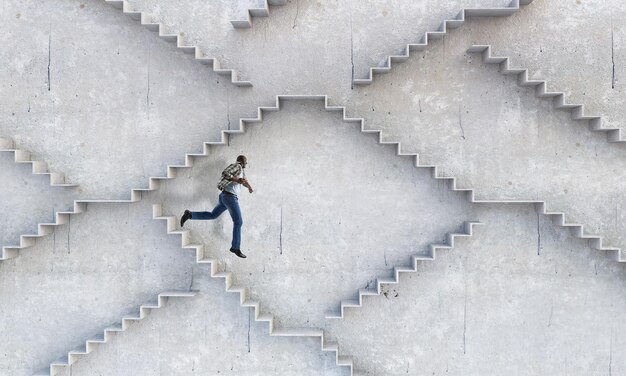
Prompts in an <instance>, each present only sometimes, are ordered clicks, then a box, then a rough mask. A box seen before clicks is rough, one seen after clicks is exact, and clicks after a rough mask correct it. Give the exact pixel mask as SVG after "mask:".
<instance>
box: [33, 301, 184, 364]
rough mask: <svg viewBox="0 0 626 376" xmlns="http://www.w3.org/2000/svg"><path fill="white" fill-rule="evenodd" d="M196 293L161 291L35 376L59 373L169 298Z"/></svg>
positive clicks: (163, 303)
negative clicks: (153, 300)
mask: <svg viewBox="0 0 626 376" xmlns="http://www.w3.org/2000/svg"><path fill="white" fill-rule="evenodd" d="M195 295H196V292H194V291H166V292H162V293H160V294H159V295H158V296H157V299H156V301H155V302H151V303H148V304H144V305H141V306H139V310H138V311H137V312H136V313H132V314H129V315H126V316H124V317H122V321H121V322H120V323H118V324H115V325H112V326H110V327H108V328H106V329H104V330H103V332H102V335H98V336H96V337H93V338H90V339H88V340H86V341H85V345H84V346H81V347H79V348H77V349H74V350H72V351H69V352H68V353H67V355H66V356H64V357H62V358H60V359H58V360H56V361H54V362H52V363H50V366H49V368H44V369H42V370H41V371H39V372H37V373H35V376H41V375H46V376H54V375H56V374H58V373H59V372H61V371H63V370H64V369H65V368H67V367H69V366H71V365H72V364H74V363H76V362H77V361H78V360H79V359H81V358H83V357H84V356H86V355H87V354H89V353H91V352H92V351H94V350H95V349H96V348H97V347H98V346H99V345H101V344H104V343H107V342H108V341H109V339H110V338H111V336H113V335H115V334H116V333H119V332H124V331H126V329H128V328H129V327H130V325H131V324H133V323H135V322H137V321H141V320H143V319H144V318H145V317H146V316H148V314H149V313H150V312H151V311H152V310H154V309H159V308H161V307H163V305H165V303H166V302H167V300H168V298H185V297H193V296H195Z"/></svg>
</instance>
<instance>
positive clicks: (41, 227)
mask: <svg viewBox="0 0 626 376" xmlns="http://www.w3.org/2000/svg"><path fill="white" fill-rule="evenodd" d="M177 167H180V166H176V165H173V166H168V167H167V174H166V176H163V177H150V178H149V179H148V188H135V189H132V190H131V193H130V199H127V200H126V199H122V200H97V199H96V200H74V203H73V209H72V210H68V211H60V212H56V213H55V214H54V218H55V219H54V222H46V223H39V224H38V225H37V233H36V234H26V235H20V241H19V244H18V245H9V246H3V247H2V252H1V253H0V261H5V260H8V259H11V258H14V257H16V256H17V255H18V254H19V252H20V251H21V250H23V249H25V248H29V247H32V246H34V245H35V244H36V243H37V239H38V238H42V237H44V236H47V235H50V234H52V233H53V232H54V230H55V228H56V227H57V226H62V225H64V224H67V223H68V222H69V221H70V220H71V217H70V216H72V215H76V214H81V213H83V212H85V211H86V210H87V205H88V204H120V203H122V204H123V203H133V202H137V201H140V200H141V195H142V192H149V191H155V190H158V189H159V187H160V181H161V180H169V179H173V178H174V177H175V176H176V168H177ZM183 167H184V166H183Z"/></svg>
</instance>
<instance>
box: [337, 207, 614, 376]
mask: <svg viewBox="0 0 626 376" xmlns="http://www.w3.org/2000/svg"><path fill="white" fill-rule="evenodd" d="M503 209H504V210H493V211H492V214H493V215H494V217H495V218H497V221H493V222H491V225H490V226H485V227H484V228H482V229H481V230H479V231H478V232H477V234H476V235H475V237H474V238H471V239H467V240H464V241H461V242H459V243H458V244H457V247H456V248H455V249H454V250H450V251H446V252H442V253H439V254H438V258H437V260H436V261H435V262H432V263H429V264H422V265H420V267H419V269H418V271H417V273H415V274H410V275H406V276H404V275H403V276H402V277H401V281H400V284H398V285H396V286H388V287H386V288H385V289H384V292H383V294H382V295H381V296H377V297H370V298H366V301H365V304H364V306H363V308H361V309H353V310H348V311H347V314H346V318H345V319H344V320H334V321H332V322H330V327H329V332H330V333H332V335H333V336H334V337H336V338H337V340H338V341H339V343H340V346H341V348H342V349H343V352H344V354H351V355H353V356H354V357H355V358H356V363H357V366H358V367H360V368H361V369H364V370H366V371H367V374H372V375H383V374H390V375H400V374H412V375H413V374H415V375H426V374H428V375H432V374H435V375H440V374H455V375H461V374H463V375H492V374H493V375H512V374H520V375H556V374H575V375H605V374H613V375H619V374H622V373H624V372H626V371H625V369H626V363H625V362H624V358H623V355H624V354H625V353H626V342H625V341H624V330H625V328H624V326H623V325H622V324H621V321H622V320H621V319H620V317H621V316H622V314H623V312H624V309H626V307H625V306H624V302H625V301H626V300H625V299H624V290H623V289H622V288H621V286H622V283H623V282H624V267H623V265H618V264H617V263H615V262H612V261H610V260H608V259H607V258H606V257H605V256H604V255H602V254H599V253H597V252H593V251H590V250H589V249H588V247H587V246H586V244H584V242H581V241H579V240H575V239H572V238H571V237H570V236H569V234H567V233H566V232H565V231H563V230H561V229H555V228H554V226H553V225H552V224H551V223H549V222H548V223H546V222H545V221H543V220H541V219H539V222H538V223H537V220H536V214H535V213H534V212H533V211H532V210H517V211H516V212H515V213H513V212H511V211H510V210H508V209H506V208H503ZM495 218H494V219H495ZM502 233H507V234H508V236H506V237H501V236H497V235H496V234H502ZM537 236H540V237H541V251H540V252H539V254H538V249H537V243H536V238H537ZM364 332H365V333H367V335H363V333H364ZM434 354H436V356H434Z"/></svg>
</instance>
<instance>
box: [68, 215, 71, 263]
mask: <svg viewBox="0 0 626 376" xmlns="http://www.w3.org/2000/svg"><path fill="white" fill-rule="evenodd" d="M71 232H72V217H71V216H69V215H68V217H67V254H68V255H69V254H70V253H71V252H72V247H71V245H70V244H71V243H70V234H71Z"/></svg>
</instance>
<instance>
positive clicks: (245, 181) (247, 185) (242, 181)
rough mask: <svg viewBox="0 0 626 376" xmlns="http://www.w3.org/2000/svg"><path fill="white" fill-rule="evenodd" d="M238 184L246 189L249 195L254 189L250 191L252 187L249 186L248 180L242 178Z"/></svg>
mask: <svg viewBox="0 0 626 376" xmlns="http://www.w3.org/2000/svg"><path fill="white" fill-rule="evenodd" d="M240 184H241V185H243V186H244V187H246V188H248V192H250V193H252V192H254V189H252V187H251V186H250V183H248V179H245V178H242V179H241V183H240Z"/></svg>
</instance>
